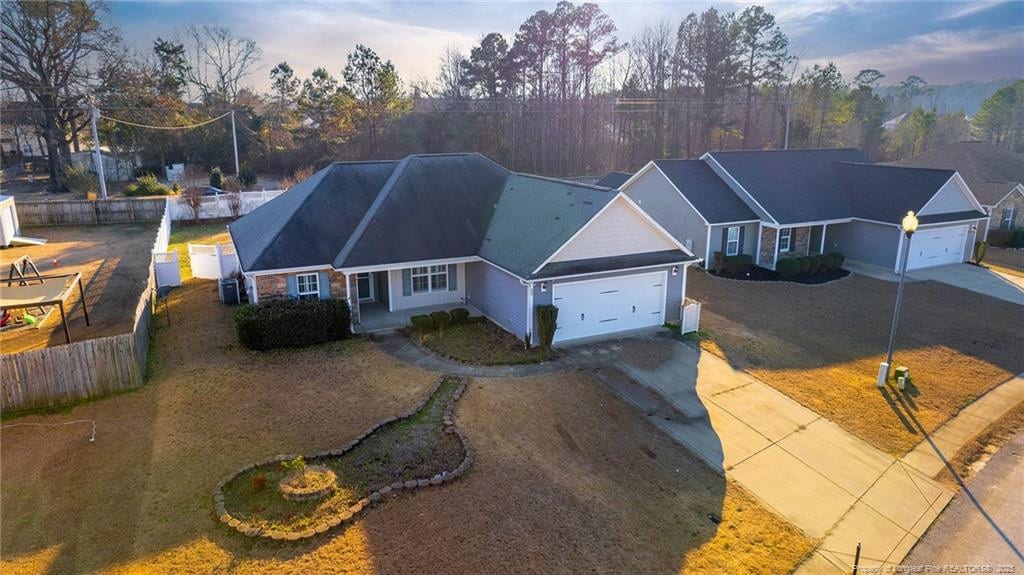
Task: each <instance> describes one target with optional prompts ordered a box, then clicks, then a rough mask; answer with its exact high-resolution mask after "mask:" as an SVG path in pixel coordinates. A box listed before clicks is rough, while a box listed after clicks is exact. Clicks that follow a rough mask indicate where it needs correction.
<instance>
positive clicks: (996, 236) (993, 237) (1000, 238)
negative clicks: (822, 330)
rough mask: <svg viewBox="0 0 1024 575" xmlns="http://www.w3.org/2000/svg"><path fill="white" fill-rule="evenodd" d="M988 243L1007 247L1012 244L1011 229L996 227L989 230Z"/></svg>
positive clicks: (998, 246)
mask: <svg viewBox="0 0 1024 575" xmlns="http://www.w3.org/2000/svg"><path fill="white" fill-rule="evenodd" d="M985 241H987V242H988V245H990V246H995V247H997V248H1005V247H1007V246H1009V245H1010V230H1000V229H994V230H989V231H988V239H986V240H985Z"/></svg>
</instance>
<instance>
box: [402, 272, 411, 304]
mask: <svg viewBox="0 0 1024 575" xmlns="http://www.w3.org/2000/svg"><path fill="white" fill-rule="evenodd" d="M402 295H404V296H406V297H408V296H411V295H412V270H411V269H409V268H405V269H404V270H402Z"/></svg>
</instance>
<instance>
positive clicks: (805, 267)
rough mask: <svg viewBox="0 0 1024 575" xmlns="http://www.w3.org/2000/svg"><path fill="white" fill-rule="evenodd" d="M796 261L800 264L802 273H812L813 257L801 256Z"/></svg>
mask: <svg viewBox="0 0 1024 575" xmlns="http://www.w3.org/2000/svg"><path fill="white" fill-rule="evenodd" d="M796 261H797V262H798V263H799V264H800V275H802V276H805V275H807V274H809V273H811V258H809V257H806V256H801V257H799V258H796Z"/></svg>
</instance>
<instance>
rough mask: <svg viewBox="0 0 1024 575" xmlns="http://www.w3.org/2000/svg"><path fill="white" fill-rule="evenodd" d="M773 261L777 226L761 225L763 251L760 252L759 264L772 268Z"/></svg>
mask: <svg viewBox="0 0 1024 575" xmlns="http://www.w3.org/2000/svg"><path fill="white" fill-rule="evenodd" d="M773 261H775V228H769V227H767V226H761V252H760V254H758V262H759V263H758V265H760V266H761V267H763V268H770V267H772V262H773Z"/></svg>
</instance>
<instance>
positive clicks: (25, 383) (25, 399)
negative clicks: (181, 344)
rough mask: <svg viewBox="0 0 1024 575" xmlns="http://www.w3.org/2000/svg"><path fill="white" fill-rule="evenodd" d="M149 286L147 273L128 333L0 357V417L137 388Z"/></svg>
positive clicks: (143, 356) (151, 293) (146, 347)
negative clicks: (14, 412) (5, 414)
mask: <svg viewBox="0 0 1024 575" xmlns="http://www.w3.org/2000/svg"><path fill="white" fill-rule="evenodd" d="M154 285H155V284H154V277H153V270H152V268H150V272H149V282H148V285H147V286H146V291H145V292H144V293H143V294H142V297H141V298H139V303H138V305H137V306H136V308H135V318H134V322H133V324H132V331H131V332H130V333H121V334H118V335H109V336H106V337H100V338H96V339H87V340H85V341H77V342H72V343H69V344H66V345H57V346H54V347H48V348H45V349H35V350H31V351H23V352H21V353H15V354H10V355H0V386H2V390H3V392H2V393H0V412H7V411H10V410H18V409H30V408H34V407H47V406H51V405H60V404H62V403H68V402H70V401H76V400H79V399H86V398H89V397H95V396H98V395H105V394H108V393H113V392H115V391H122V390H127V389H132V388H134V387H138V386H140V385H142V378H143V374H144V373H145V371H146V357H147V354H148V353H149V326H150V322H151V321H152V317H153V297H154V288H153V286H154Z"/></svg>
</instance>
